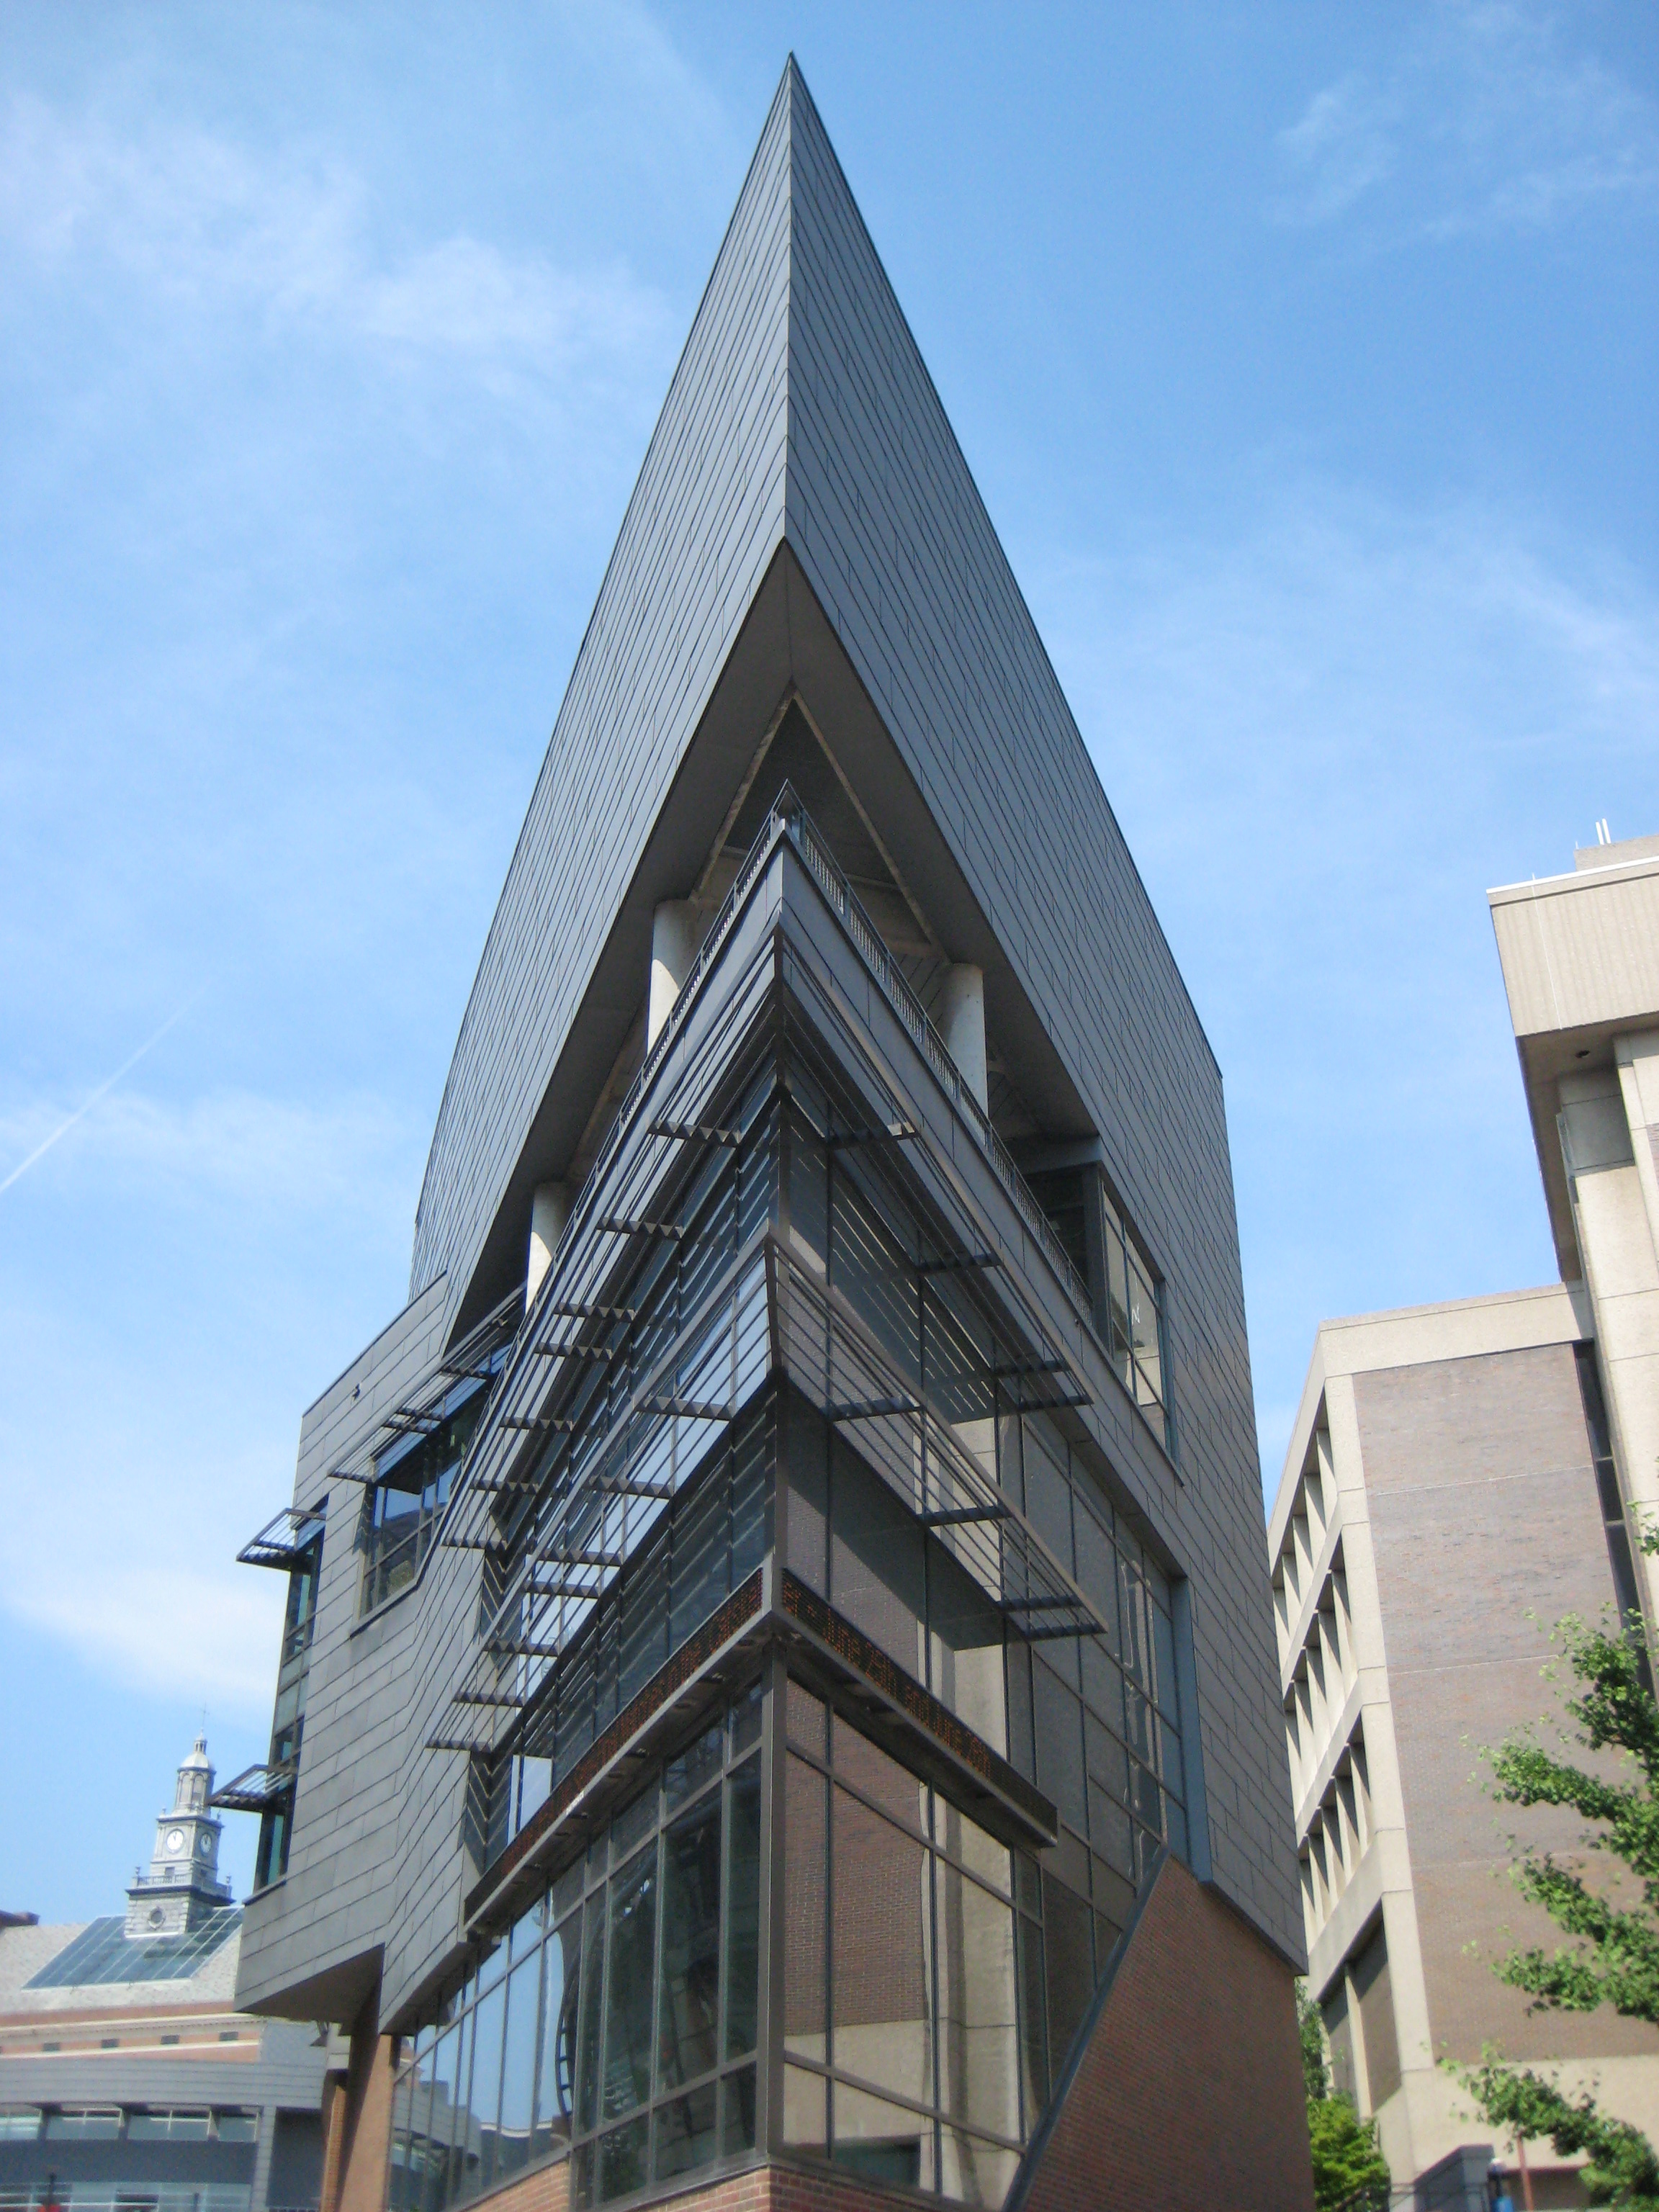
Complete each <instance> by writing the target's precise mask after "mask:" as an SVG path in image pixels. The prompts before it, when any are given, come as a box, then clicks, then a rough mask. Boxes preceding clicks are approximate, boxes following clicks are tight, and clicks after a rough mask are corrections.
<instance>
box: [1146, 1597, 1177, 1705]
mask: <svg viewBox="0 0 1659 2212" xmlns="http://www.w3.org/2000/svg"><path fill="white" fill-rule="evenodd" d="M1152 1657H1153V1661H1154V1664H1155V1672H1156V1674H1157V1682H1156V1685H1155V1691H1154V1694H1155V1695H1156V1697H1157V1699H1158V1711H1160V1712H1161V1713H1162V1714H1163V1715H1164V1717H1165V1719H1166V1720H1169V1721H1170V1722H1171V1723H1175V1722H1178V1721H1179V1720H1180V1718H1181V1705H1180V1701H1179V1699H1177V1697H1176V1669H1175V1631H1174V1629H1173V1628H1172V1627H1171V1626H1170V1616H1169V1614H1168V1613H1165V1612H1164V1609H1163V1607H1161V1606H1158V1605H1154V1606H1153V1607H1152Z"/></svg>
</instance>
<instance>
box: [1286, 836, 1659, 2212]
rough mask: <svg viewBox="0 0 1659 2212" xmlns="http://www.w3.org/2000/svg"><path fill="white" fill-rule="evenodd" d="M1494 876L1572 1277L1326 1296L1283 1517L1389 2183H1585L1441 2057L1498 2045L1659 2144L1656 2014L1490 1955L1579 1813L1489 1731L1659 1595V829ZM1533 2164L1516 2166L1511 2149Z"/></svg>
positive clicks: (1512, 993)
mask: <svg viewBox="0 0 1659 2212" xmlns="http://www.w3.org/2000/svg"><path fill="white" fill-rule="evenodd" d="M1576 857H1577V866H1576V867H1575V869H1574V872H1572V873H1571V875H1565V876H1558V877H1553V878H1547V879H1544V880H1542V881H1539V880H1536V879H1534V881H1531V882H1528V883H1525V884H1515V885H1512V886H1510V887H1509V888H1507V889H1504V890H1495V891H1493V892H1492V893H1491V894H1490V895H1489V896H1490V901H1491V906H1492V918H1493V924H1494V927H1495V929H1496V931H1497V935H1498V951H1499V955H1500V957H1501V959H1502V962H1503V967H1504V981H1505V983H1506V984H1507V986H1508V990H1509V998H1510V1012H1511V1015H1512V1016H1513V1018H1514V1024H1515V1030H1516V1045H1517V1048H1518V1050H1519V1054H1520V1057H1521V1065H1522V1076H1523V1079H1524V1080H1525V1083H1526V1086H1527V1097H1528V1106H1529V1108H1530V1110H1531V1115H1532V1121H1533V1127H1534V1134H1535V1137H1536V1140H1537V1146H1538V1160H1539V1167H1540V1170H1541V1175H1542V1178H1543V1183H1544V1191H1545V1196H1546V1200H1547V1204H1548V1206H1549V1212H1550V1222H1551V1226H1552V1229H1553V1232H1554V1242H1555V1247H1556V1252H1557V1255H1558V1258H1559V1265H1560V1271H1561V1280H1560V1281H1559V1283H1556V1284H1553V1285H1548V1286H1547V1287H1545V1288H1543V1289H1539V1290H1526V1291H1511V1292H1506V1293H1504V1294H1503V1295H1501V1296H1499V1297H1483V1298H1467V1299H1461V1300H1456V1301H1454V1302H1452V1303H1450V1304H1443V1305H1433V1306H1422V1307H1417V1308H1413V1309H1410V1310H1405V1311H1401V1312H1394V1313H1381V1314H1369V1315H1363V1316H1358V1317H1355V1318H1353V1319H1350V1320H1346V1321H1337V1322H1325V1323H1324V1324H1323V1325H1322V1328H1320V1330H1319V1333H1318V1336H1317V1339H1316V1343H1315V1346H1314V1353H1313V1359H1312V1362H1311V1364H1310V1369H1309V1373H1308V1380H1307V1384H1306V1387H1305V1389H1304V1392H1303V1397H1302V1405H1301V1409H1300V1413H1299V1416H1298V1419H1297V1425H1296V1428H1295V1430H1294V1431H1293V1433H1292V1437H1291V1445H1290V1449H1289V1451H1288V1453H1287V1455H1286V1457H1285V1471H1284V1476H1283V1480H1282V1481H1281V1483H1280V1486H1279V1496H1278V1500H1277V1503H1276V1504H1275V1507H1274V1510H1273V1516H1272V1520H1271V1523H1270V1529H1269V1543H1270V1547H1271V1550H1272V1553H1273V1559H1274V1561H1275V1567H1274V1576H1273V1582H1274V1595H1275V1599H1276V1601H1277V1607H1278V1615H1279V1660H1280V1679H1281V1683H1282V1686H1283V1689H1284V1695H1285V1729H1286V1733H1287V1736H1288V1739H1289V1745H1290V1756H1291V1786H1292V1792H1293V1795H1294V1797H1295V1802H1296V1824H1297V1841H1298V1844H1299V1845H1300V1851H1301V1864H1302V1884H1303V1905H1304V1925H1305V1929H1306V1934H1307V1941H1308V1951H1309V1981H1310V1986H1311V1988H1312V1989H1313V1990H1314V1992H1315V1994H1316V1996H1317V1997H1318V1998H1319V2000H1320V2002H1321V2004H1322V2008H1323V2011H1324V2016H1325V2021H1326V2026H1327V2029H1328V2033H1329V2038H1330V2044H1331V2050H1332V2056H1333V2060H1334V2070H1335V2073H1336V2075H1337V2078H1338V2081H1339V2082H1340V2085H1341V2086H1342V2087H1345V2088H1346V2089H1347V2090H1348V2091H1349V2093H1351V2094H1352V2096H1353V2097H1354V2099H1355V2100H1356V2102H1357V2103H1358V2107H1359V2109H1360V2111H1361V2112H1364V2113H1367V2114H1375V2115H1376V2118H1377V2121H1378V2124H1379V2129H1380V2133H1381V2140H1382V2145H1383V2150H1384V2152H1385V2154H1387V2156H1388V2159H1389V2165H1390V2166H1391V2168H1392V2170H1393V2172H1394V2176H1395V2182H1396V2184H1397V2188H1398V2197H1397V2201H1399V2202H1400V2203H1402V2204H1403V2203H1414V2204H1416V2205H1417V2206H1419V2207H1420V2208H1422V2212H1439V2208H1442V2207H1445V2208H1451V2207H1454V2206H1455V2207H1456V2208H1457V2212H1465V2208H1467V2212H1475V2208H1477V2207H1479V2206H1482V2205H1484V2204H1485V2203H1486V2201H1487V2197H1486V2182H1487V2168H1488V2166H1489V2163H1490V2161H1491V2160H1492V2154H1493V2150H1494V2148H1496V2149H1497V2150H1498V2153H1499V2154H1500V2157H1501V2159H1502V2160H1503V2161H1504V2163H1505V2164H1506V2165H1507V2166H1508V2167H1509V2170H1510V2172H1511V2173H1512V2174H1514V2175H1515V2176H1516V2178H1515V2179H1514V2180H1513V2181H1512V2183H1511V2184H1510V2190H1511V2194H1512V2196H1513V2197H1514V2198H1515V2201H1516V2203H1522V2202H1525V2201H1528V2191H1530V2193H1531V2201H1534V2202H1535V2203H1537V2204H1539V2205H1545V2204H1577V2203H1583V2202H1585V2201H1586V2200H1585V2198H1584V2197H1583V2191H1582V2189H1581V2187H1580V2185H1579V2184H1578V2182H1577V2179H1576V2176H1575V2175H1574V2173H1573V2172H1572V2168H1571V2162H1568V2163H1567V2164H1566V2165H1565V2166H1563V2164H1562V2162H1561V2161H1560V2160H1558V2159H1557V2157H1556V2155H1555V2154H1554V2152H1553V2150H1552V2149H1551V2148H1550V2146H1549V2145H1548V2144H1547V2143H1545V2142H1540V2143H1534V2144H1531V2145H1529V2146H1528V2145H1523V2146H1519V2147H1517V2146H1515V2145H1513V2144H1507V2143H1500V2144H1498V2145H1497V2146H1494V2145H1493V2144H1492V2142H1491V2141H1490V2140H1489V2134H1490V2131H1489V2130H1487V2128H1486V2124H1485V2122H1484V2121H1482V2120H1480V2118H1478V2116H1477V2115H1476V2114H1475V2113H1474V2110H1473V2108H1472V2106H1470V2104H1469V2100H1468V2098H1467V2097H1464V2096H1462V2094H1461V2093H1460V2092H1459V2091H1458V2088H1457V2085H1456V2083H1455V2080H1454V2079H1453V2078H1452V2076H1451V2075H1449V2073H1448V2072H1447V2071H1446V2069H1444V2067H1443V2065H1441V2064H1440V2063H1439V2062H1440V2061H1442V2060H1444V2059H1448V2058H1449V2059H1452V2060H1455V2061H1460V2062H1462V2063H1474V2062H1475V2061H1478V2059H1479V2058H1480V2053H1481V2049H1482V2046H1483V2045H1485V2044H1487V2043H1492V2044H1495V2045H1498V2047H1499V2048H1500V2049H1501V2051H1503V2052H1504V2055H1505V2056H1506V2057H1510V2058H1513V2059H1516V2060H1522V2061H1525V2062H1528V2063H1543V2064H1545V2065H1546V2066H1548V2065H1550V2064H1551V2063H1554V2064H1555V2065H1556V2066H1558V2067H1559V2069H1560V2075H1561V2078H1562V2080H1563V2081H1564V2082H1565V2084H1566V2085H1567V2087H1568V2088H1569V2091H1570V2093H1577V2091H1578V2090H1580V2089H1581V2088H1584V2087H1592V2088H1594V2090H1595V2093H1596V2094H1597V2095H1598V2096H1599V2097H1600V2099H1601V2101H1602V2103H1603V2104H1604V2106H1606V2108H1607V2110H1609V2111H1611V2112H1615V2113H1616V2114H1618V2115H1619V2116H1620V2117H1621V2118H1626V2119H1629V2120H1631V2121H1633V2122H1634V2123H1635V2124H1637V2125H1638V2126H1639V2127H1641V2128H1642V2129H1643V2130H1644V2132H1646V2133H1647V2134H1648V2135H1649V2136H1650V2137H1651V2138H1653V2139H1654V2140H1659V2035H1656V2033H1655V2032H1654V2030H1653V2029H1652V2028H1650V2027H1645V2026H1644V2025H1642V2024H1641V2023H1639V2022H1636V2021H1624V2020H1620V2019H1619V2018H1618V2017H1617V2016H1616V2015H1613V2014H1611V2013H1608V2012H1606V2011H1603V2012H1599V2013H1595V2014H1593V2015H1587V2016H1572V2015H1560V2014H1546V2015H1529V2014H1528V2010H1527V2002H1526V1999H1525V1997H1524V1996H1522V1994H1521V1993H1520V1992H1518V1991H1516V1990H1510V1989H1506V1988H1505V1987H1504V1986H1503V1984H1500V1983H1499V1982H1498V1981H1497V1980H1496V1978H1494V1976H1493V1975H1492V1960H1494V1959H1496V1958H1498V1957H1501V1956H1502V1955H1503V1954H1504V1953H1505V1952H1507V1951H1509V1950H1510V1949H1511V1948H1515V1947H1516V1946H1518V1945H1525V1944H1531V1943H1534V1942H1536V1943H1541V1944H1542V1945H1543V1946H1544V1947H1545V1948H1554V1946H1555V1945H1556V1943H1557V1942H1559V1940H1560V1939H1559V1933H1558V1931H1557V1930H1556V1929H1554V1928H1553V1925H1552V1923H1550V1922H1549V1921H1548V1920H1547V1918H1546V1917H1545V1916H1544V1915H1543V1914H1542V1913H1541V1912H1538V1911H1534V1910H1533V1909H1532V1908H1530V1907H1528V1906H1527V1905H1524V1904H1523V1903H1522V1899H1520V1898H1519V1897H1518V1896H1517V1895H1516V1893H1515V1891H1514V1889H1513V1888H1512V1887H1510V1884H1509V1883H1508V1881H1506V1880H1505V1879H1504V1875H1505V1871H1506V1869H1508V1867H1509V1866H1510V1863H1511V1862H1512V1860H1513V1858H1514V1856H1515V1853H1514V1850H1513V1847H1512V1845H1511V1844H1510V1836H1511V1835H1512V1834H1513V1833H1515V1832H1523V1833H1524V1834H1525V1835H1526V1836H1527V1837H1528V1838H1532V1839H1534V1840H1536V1841H1537V1842H1538V1843H1539V1844H1541V1845H1543V1846H1545V1847H1547V1848H1552V1849H1555V1850H1562V1851H1566V1852H1568V1853H1571V1850H1573V1847H1574V1845H1575V1844H1576V1843H1577V1839H1578V1836H1579V1832H1580V1829H1581V1826H1582V1823H1581V1822H1579V1821H1578V1820H1577V1818H1576V1817H1575V1816H1572V1815H1571V1814H1565V1815H1551V1814H1545V1813H1542V1812H1540V1813H1528V1814H1517V1813H1516V1811H1514V1810H1513V1809H1512V1808H1500V1807H1498V1806H1495V1805H1494V1804H1493V1803H1492V1802H1491V1801H1490V1800H1489V1799H1488V1798H1487V1797H1486V1796H1485V1795H1484V1793H1483V1790H1482V1788H1481V1784H1480V1773H1479V1770H1478V1765H1477V1760H1478V1753H1479V1751H1480V1747H1482V1746H1483V1745H1492V1744H1496V1743H1498V1742H1500V1741H1502V1740H1503V1739H1504V1736H1505V1735H1509V1734H1510V1732H1511V1731H1512V1730H1514V1729H1519V1728H1522V1727H1524V1726H1525V1725H1527V1724H1528V1723H1531V1722H1534V1721H1536V1720H1539V1719H1540V1718H1541V1717H1545V1716H1546V1715H1547V1714H1548V1713H1549V1712H1550V1711H1552V1709H1553V1700H1552V1698H1551V1694H1550V1692H1548V1690H1547V1688H1546V1686H1545V1685H1544V1684H1543V1683H1542V1682H1541V1680H1540V1674H1541V1668H1542V1666H1543V1664H1544V1662H1545V1660H1546V1658H1547V1656H1548V1647H1547V1644H1545V1642H1544V1640H1543V1630H1544V1628H1545V1627H1547V1626H1548V1624H1549V1623H1551V1622H1553V1621H1554V1620H1559V1619H1560V1618H1561V1616H1562V1615H1563V1614H1565V1613H1577V1615H1579V1617H1580V1618H1581V1619H1583V1620H1596V1619H1597V1618H1598V1617H1599V1616H1601V1614H1602V1613H1604V1612H1608V1611H1612V1612H1616V1613H1617V1614H1619V1615H1620V1616H1622V1617H1623V1618H1624V1619H1625V1620H1627V1621H1631V1622H1640V1621H1642V1620H1644V1619H1645V1620H1651V1619H1652V1617H1653V1615H1652V1611H1651V1600H1650V1597H1649V1596H1648V1595H1647V1592H1648V1589H1649V1587H1650V1585H1649V1584H1648V1583H1647V1580H1646V1576H1647V1573H1648V1572H1650V1571H1651V1568H1652V1565H1653V1562H1652V1561H1651V1560H1648V1559H1644V1558H1643V1557H1642V1556H1641V1554H1640V1553H1639V1552H1638V1550H1637V1548H1636V1547H1635V1546H1634V1545H1633V1544H1632V1541H1631V1525H1630V1524H1631V1518H1632V1508H1633V1509H1635V1510H1636V1512H1637V1513H1638V1514H1645V1515H1646V1516H1648V1517H1651V1516H1652V1511H1653V1505H1654V1503H1655V1500H1656V1492H1659V1471H1656V1456H1655V1455H1656V1453H1659V1185H1656V1181H1655V1176H1654V1168H1655V1162H1656V1152H1659V1142H1656V1139H1659V1080H1656V1079H1659V838H1647V839H1636V840H1632V841H1631V842H1627V843H1625V844H1618V845H1603V846H1593V847H1591V848H1589V849H1588V850H1586V851H1583V852H1580V853H1579V854H1577V856H1576ZM1523 2158H1524V2159H1525V2160H1527V2161H1528V2177H1527V2181H1526V2183H1525V2185H1522V2182H1521V2180H1520V2179H1519V2172H1518V2169H1519V2167H1520V2165H1521V2161H1522V2159H1523Z"/></svg>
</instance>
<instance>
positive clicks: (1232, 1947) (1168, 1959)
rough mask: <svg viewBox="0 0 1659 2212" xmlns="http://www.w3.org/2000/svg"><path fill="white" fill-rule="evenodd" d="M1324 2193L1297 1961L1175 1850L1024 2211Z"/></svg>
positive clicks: (1176, 2208)
mask: <svg viewBox="0 0 1659 2212" xmlns="http://www.w3.org/2000/svg"><path fill="white" fill-rule="evenodd" d="M1312 2203H1313V2173H1312V2168H1311V2165H1310V2158H1309V2152H1308V2124H1307V2106H1306V2100H1305V2096H1304V2090H1303V2086H1302V2060H1301V2052H1300V2048H1299V2045H1298V2043H1297V2025H1296V2001H1295V1996H1294V1994H1293V1990H1292V1984H1291V1973H1290V1970H1289V1968H1288V1967H1286V1966H1285V1965H1284V1964H1283V1962H1282V1961H1281V1960H1279V1959H1278V1958H1277V1957H1276V1956H1275V1955H1274V1954H1273V1952H1271V1951H1270V1950H1269V1949H1268V1948H1267V1946H1266V1944H1264V1943H1263V1942H1261V1939H1260V1937H1259V1936H1255V1934H1253V1933H1252V1932H1251V1930H1250V1929H1249V1928H1248V1927H1247V1926H1246V1925H1245V1923H1244V1922H1243V1920H1241V1919H1240V1918H1239V1917H1237V1914H1235V1913H1234V1912H1232V1911H1230V1910H1229V1908H1228V1907H1227V1906H1226V1905H1224V1904H1223V1903H1222V1902H1221V1900H1220V1899H1219V1898H1218V1896H1217V1895H1216V1894H1215V1893H1214V1892H1213V1891H1212V1890H1209V1889H1206V1888H1204V1887H1201V1886H1200V1883H1198V1882H1197V1881H1194V1878H1193V1876H1192V1875H1190V1874H1189V1873H1188V1870H1187V1869H1186V1868H1185V1867H1184V1866H1182V1864H1181V1863H1180V1862H1179V1861H1178V1860H1176V1859H1166V1860H1165V1861H1164V1866H1163V1869H1162V1870H1161V1871H1160V1873H1159V1875H1158V1879H1157V1881H1156V1882H1155V1883H1154V1884H1153V1887H1152V1894H1151V1895H1150V1897H1149V1898H1148V1899H1147V1900H1146V1905H1145V1906H1144V1908H1143V1909H1142V1911H1141V1913H1140V1917H1139V1919H1138V1921H1137V1922H1136V1923H1135V1925H1134V1928H1133V1932H1132V1934H1131V1936H1130V1940H1129V1943H1128V1947H1127V1950H1126V1952H1125V1954H1124V1955H1123V1957H1122V1959H1121V1960H1120V1962H1119V1965H1118V1968H1117V1972H1116V1973H1115V1976H1114V1978H1113V1981H1112V1985H1111V1990H1110V1992H1109V1995H1108V1997H1107V2000H1106V2004H1105V2008H1104V2009H1103V2012H1102V2014H1101V2016H1100V2020H1099V2021H1098V2024H1097V2027H1096V2028H1095V2032H1094V2034H1093V2036H1092V2038H1091V2040H1090V2043H1089V2047H1088V2050H1087V2051H1086V2053H1085V2057H1084V2059H1083V2063H1082V2065H1081V2067H1080V2069H1079V2071H1078V2074H1077V2075H1076V2077H1075V2079H1074V2080H1073V2083H1072V2086H1071V2089H1070V2091H1069V2093H1068V2094H1067V2095H1066V2100H1065V2102H1064V2104H1063V2105H1062V2106H1061V2108H1060V2114H1059V2118H1058V2119H1057V2122H1056V2124H1055V2125H1054V2131H1053V2133H1052V2134H1051V2135H1050V2136H1049V2138H1048V2145H1047V2147H1046V2148H1045V2149H1044V2151H1043V2152H1042V2155H1041V2158H1040V2160H1039V2162H1038V2165H1037V2169H1036V2175H1035V2178H1034V2179H1033V2180H1032V2181H1031V2184H1030V2190H1029V2193H1028V2194H1027V2196H1026V2197H1025V2199H1024V2208H1023V2212H1258V2208H1259V2209H1260V2212H1307V2208H1311V2206H1312Z"/></svg>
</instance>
